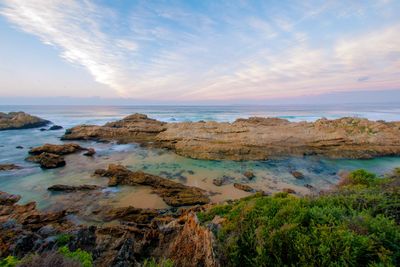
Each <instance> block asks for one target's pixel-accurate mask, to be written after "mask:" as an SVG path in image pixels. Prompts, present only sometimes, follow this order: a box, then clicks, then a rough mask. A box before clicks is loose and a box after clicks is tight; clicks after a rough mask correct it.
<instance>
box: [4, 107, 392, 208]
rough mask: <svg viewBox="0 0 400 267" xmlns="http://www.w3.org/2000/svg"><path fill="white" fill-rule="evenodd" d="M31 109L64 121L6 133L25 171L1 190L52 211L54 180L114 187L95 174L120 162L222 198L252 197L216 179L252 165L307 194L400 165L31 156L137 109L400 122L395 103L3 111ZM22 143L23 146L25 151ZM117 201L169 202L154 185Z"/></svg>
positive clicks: (141, 151)
mask: <svg viewBox="0 0 400 267" xmlns="http://www.w3.org/2000/svg"><path fill="white" fill-rule="evenodd" d="M9 111H24V112H27V113H30V114H33V115H37V116H39V117H42V118H44V119H47V120H50V121H52V122H53V123H54V124H57V125H61V126H63V127H64V129H62V130H57V131H40V130H39V129H25V130H10V131H0V163H15V164H18V165H21V166H22V167H23V169H21V170H17V171H9V172H8V171H7V172H1V173H0V190H1V191H6V192H9V193H15V194H20V195H21V196H22V202H25V203H26V202H29V201H36V202H37V203H38V205H39V207H40V208H43V209H46V208H49V207H51V206H52V205H54V204H56V203H57V202H59V201H62V196H60V195H59V194H52V193H49V192H48V191H47V187H49V186H51V185H53V184H70V185H77V184H83V183H85V184H98V185H106V183H107V180H106V179H105V178H104V179H103V178H94V177H93V176H92V174H93V172H94V170H95V169H97V168H106V167H107V165H108V164H110V163H118V164H123V165H125V166H127V167H128V168H130V169H132V170H142V171H145V172H149V173H152V174H156V175H160V176H163V177H166V178H169V179H173V180H176V181H178V182H181V183H184V184H187V185H192V186H197V187H200V188H203V189H205V190H207V191H209V192H212V194H211V200H212V201H214V202H219V201H223V200H227V199H234V198H240V197H244V196H247V195H248V194H249V193H247V192H243V191H239V190H237V189H235V188H233V186H232V185H231V184H229V185H224V186H220V187H217V186H215V185H213V184H212V180H213V179H215V178H220V177H223V176H228V177H230V178H232V179H234V180H235V181H239V182H240V181H241V180H243V173H244V172H245V171H247V170H251V171H253V172H254V173H255V175H256V179H255V180H254V181H252V183H251V186H253V187H254V188H255V189H259V190H263V191H265V192H268V193H273V192H276V191H279V190H281V189H283V188H288V187H290V188H292V189H294V190H295V191H296V192H298V193H299V194H306V193H307V190H308V189H306V188H305V187H304V185H306V184H309V185H312V186H313V187H315V188H316V189H327V188H329V187H331V186H333V185H334V184H335V183H337V181H338V180H339V176H340V174H341V173H342V172H345V171H350V170H354V169H358V168H365V169H367V170H370V171H373V172H376V173H378V174H379V175H384V174H385V173H387V172H389V171H391V170H392V169H393V168H395V167H398V166H400V158H399V157H384V158H378V159H372V160H331V159H326V158H321V157H301V158H299V157H288V158H283V159H279V160H266V161H243V162H233V161H206V160H194V159H188V158H184V157H181V156H178V155H176V154H175V153H173V152H171V151H167V150H162V149H149V148H143V147H140V146H138V145H135V144H128V145H120V144H116V143H108V144H105V143H96V142H78V143H80V144H81V145H82V146H85V147H93V148H95V149H96V151H97V154H96V156H95V157H94V158H88V157H84V156H82V155H79V154H74V155H68V156H66V161H67V166H65V167H63V168H59V169H53V170H42V169H40V168H39V167H38V166H37V165H36V164H33V163H29V162H26V161H25V158H26V157H27V156H28V150H29V149H30V148H31V147H34V146H39V145H42V144H44V143H53V144H57V143H62V141H60V137H61V136H62V135H63V133H64V131H65V129H67V128H70V127H72V126H75V125H78V124H96V125H102V124H104V123H106V122H109V121H114V120H118V119H121V118H123V117H124V116H126V115H129V114H132V113H144V114H147V115H148V116H149V117H151V118H154V119H158V120H162V121H166V122H181V121H199V120H215V121H228V122H232V121H234V120H235V119H237V118H247V117H251V116H262V117H280V118H286V119H288V120H290V121H314V120H317V119H319V118H322V117H326V118H330V119H334V118H340V117H345V116H352V117H363V118H368V119H372V120H386V121H395V120H400V107H398V106H396V105H389V104H379V105H378V104H376V105H372V104H371V105H341V106H337V105H336V106H315V105H314V106H301V105H294V106H0V112H9ZM17 146H22V147H23V149H17V148H16V147H17ZM291 170H299V171H301V172H302V173H304V174H305V179H303V180H297V179H294V177H293V176H292V175H291V174H290V171H291ZM110 192H111V193H110V194H111V196H110V203H113V204H114V205H116V206H126V205H133V206H136V207H141V208H165V207H166V204H165V203H164V202H163V201H162V200H161V199H160V198H159V197H158V196H157V195H155V194H151V190H149V188H146V187H127V186H120V187H117V188H115V189H112V190H111V191H110Z"/></svg>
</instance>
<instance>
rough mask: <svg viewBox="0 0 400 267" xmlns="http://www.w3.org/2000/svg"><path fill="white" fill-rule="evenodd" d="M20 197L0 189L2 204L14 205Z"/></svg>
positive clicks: (0, 203)
mask: <svg viewBox="0 0 400 267" xmlns="http://www.w3.org/2000/svg"><path fill="white" fill-rule="evenodd" d="M20 199H21V196H20V195H13V194H9V193H6V192H2V191H0V205H12V204H14V203H17V202H18V201H19V200H20ZM0 215H1V214H0Z"/></svg>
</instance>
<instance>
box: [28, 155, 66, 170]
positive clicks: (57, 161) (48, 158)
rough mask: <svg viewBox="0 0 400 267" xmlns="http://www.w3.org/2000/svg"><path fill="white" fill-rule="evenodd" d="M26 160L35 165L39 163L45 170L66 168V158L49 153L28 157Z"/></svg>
mask: <svg viewBox="0 0 400 267" xmlns="http://www.w3.org/2000/svg"><path fill="white" fill-rule="evenodd" d="M26 160H27V161H30V162H34V163H39V164H40V167H41V168H43V169H54V168H58V167H62V166H65V160H64V157H62V156H59V155H57V154H52V153H47V152H43V153H41V154H39V155H35V156H30V157H27V158H26Z"/></svg>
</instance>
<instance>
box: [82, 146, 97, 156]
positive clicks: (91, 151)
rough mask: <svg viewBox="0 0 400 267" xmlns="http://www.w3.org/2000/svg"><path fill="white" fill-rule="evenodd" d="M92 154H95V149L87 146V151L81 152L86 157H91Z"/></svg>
mask: <svg viewBox="0 0 400 267" xmlns="http://www.w3.org/2000/svg"><path fill="white" fill-rule="evenodd" d="M94 154H96V150H94V148H88V149H87V151H86V152H85V153H83V155H84V156H87V157H92V156H93V155H94Z"/></svg>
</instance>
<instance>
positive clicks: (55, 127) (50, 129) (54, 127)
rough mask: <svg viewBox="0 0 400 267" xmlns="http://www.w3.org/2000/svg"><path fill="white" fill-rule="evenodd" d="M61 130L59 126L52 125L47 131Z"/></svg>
mask: <svg viewBox="0 0 400 267" xmlns="http://www.w3.org/2000/svg"><path fill="white" fill-rule="evenodd" d="M61 129H63V127H62V126H60V125H53V126H51V127H50V128H49V129H48V131H57V130H61Z"/></svg>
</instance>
